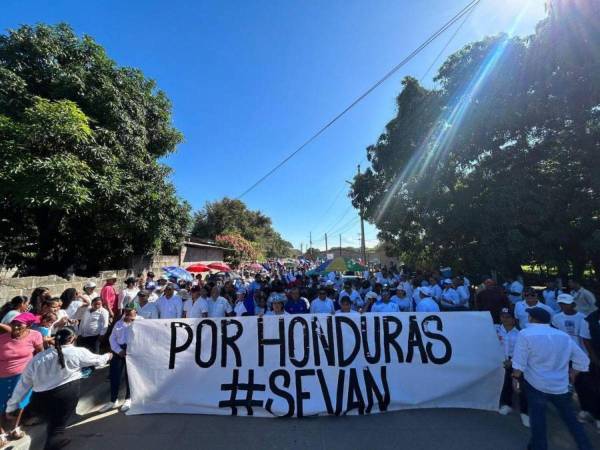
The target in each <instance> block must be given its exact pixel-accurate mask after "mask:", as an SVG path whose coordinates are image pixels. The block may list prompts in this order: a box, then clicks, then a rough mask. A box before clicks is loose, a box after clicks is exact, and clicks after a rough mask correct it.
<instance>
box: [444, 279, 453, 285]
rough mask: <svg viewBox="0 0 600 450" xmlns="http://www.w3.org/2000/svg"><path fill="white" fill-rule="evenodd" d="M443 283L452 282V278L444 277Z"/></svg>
mask: <svg viewBox="0 0 600 450" xmlns="http://www.w3.org/2000/svg"><path fill="white" fill-rule="evenodd" d="M444 284H452V280H451V279H450V278H446V279H445V280H444Z"/></svg>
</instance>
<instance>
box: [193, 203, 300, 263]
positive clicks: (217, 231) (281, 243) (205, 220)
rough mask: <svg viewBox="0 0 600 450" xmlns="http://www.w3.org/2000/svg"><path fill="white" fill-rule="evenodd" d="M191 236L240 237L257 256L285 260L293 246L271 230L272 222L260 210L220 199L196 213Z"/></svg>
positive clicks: (213, 237)
mask: <svg viewBox="0 0 600 450" xmlns="http://www.w3.org/2000/svg"><path fill="white" fill-rule="evenodd" d="M192 235H193V236H197V237H200V238H209V239H215V238H216V237H217V236H219V235H239V236H241V237H242V238H244V239H245V240H246V241H249V242H250V243H251V244H254V247H255V248H256V250H257V252H258V253H257V254H256V256H257V257H261V256H264V257H267V258H273V257H286V256H290V255H291V250H292V244H290V243H289V242H288V241H286V240H284V239H283V238H282V237H281V235H280V234H279V233H278V232H277V231H275V230H274V229H273V225H272V222H271V219H270V218H269V217H267V216H265V215H264V214H263V213H261V212H260V211H251V210H249V209H248V208H247V206H246V205H245V204H244V202H242V201H241V200H235V199H230V198H227V197H225V198H223V199H222V200H220V201H216V202H207V203H206V205H205V206H204V208H203V209H202V210H201V211H199V212H198V213H196V215H195V217H194V226H193V229H192Z"/></svg>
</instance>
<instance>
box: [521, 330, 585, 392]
mask: <svg viewBox="0 0 600 450" xmlns="http://www.w3.org/2000/svg"><path fill="white" fill-rule="evenodd" d="M570 361H572V362H573V369H575V370H578V371H580V372H587V370H588V367H589V364H590V359H589V358H588V357H587V356H586V354H585V353H584V352H583V351H582V350H581V349H580V348H579V346H578V345H577V344H575V342H573V339H571V337H570V336H569V335H568V334H567V333H564V332H562V331H560V330H557V329H555V328H552V327H551V326H550V325H548V324H541V323H533V324H530V325H529V326H528V327H527V328H525V329H524V330H521V332H520V333H519V337H518V338H517V343H516V344H515V353H514V355H513V359H512V367H513V369H517V370H520V371H522V372H523V374H524V376H525V380H526V381H527V382H528V383H529V384H531V385H532V386H533V387H534V388H535V389H537V390H538V391H542V392H545V393H547V394H566V393H567V392H568V390H569V362H570Z"/></svg>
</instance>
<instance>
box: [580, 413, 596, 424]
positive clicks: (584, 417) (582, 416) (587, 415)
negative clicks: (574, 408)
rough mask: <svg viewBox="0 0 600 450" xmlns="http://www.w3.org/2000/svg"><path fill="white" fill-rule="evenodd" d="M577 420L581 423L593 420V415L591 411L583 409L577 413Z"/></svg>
mask: <svg viewBox="0 0 600 450" xmlns="http://www.w3.org/2000/svg"><path fill="white" fill-rule="evenodd" d="M577 420H578V421H579V422H581V423H587V422H591V421H592V420H593V417H592V415H591V414H590V413H589V412H587V411H583V410H581V411H579V412H578V413H577Z"/></svg>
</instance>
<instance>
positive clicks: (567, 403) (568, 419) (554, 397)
mask: <svg viewBox="0 0 600 450" xmlns="http://www.w3.org/2000/svg"><path fill="white" fill-rule="evenodd" d="M523 387H524V388H525V392H526V393H527V401H528V403H529V420H530V423H531V440H530V441H529V447H528V448H529V449H531V450H547V449H548V437H547V430H546V405H547V404H548V402H550V403H552V404H553V405H554V407H555V408H556V409H557V411H558V414H559V415H560V418H561V419H562V420H563V422H564V423H565V425H566V426H567V428H568V429H569V432H570V433H571V436H573V439H575V443H576V444H577V448H578V449H579V450H591V448H592V444H590V441H589V440H588V438H587V436H586V434H585V431H584V429H583V426H582V425H581V424H580V423H579V422H578V421H577V418H576V417H575V411H574V410H573V402H572V401H571V394H570V393H568V392H567V393H566V394H546V393H545V392H541V391H538V390H537V389H536V388H534V387H533V386H532V385H530V384H529V383H528V382H527V381H523Z"/></svg>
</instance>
